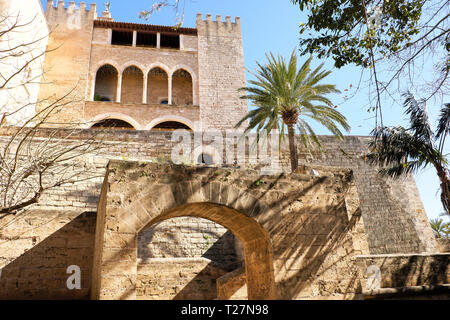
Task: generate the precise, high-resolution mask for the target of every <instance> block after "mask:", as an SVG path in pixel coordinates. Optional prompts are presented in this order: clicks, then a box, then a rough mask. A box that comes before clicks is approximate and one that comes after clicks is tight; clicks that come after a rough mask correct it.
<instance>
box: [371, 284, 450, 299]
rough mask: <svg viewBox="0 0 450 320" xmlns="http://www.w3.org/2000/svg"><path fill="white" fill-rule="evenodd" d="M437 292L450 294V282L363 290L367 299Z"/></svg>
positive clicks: (433, 293)
mask: <svg viewBox="0 0 450 320" xmlns="http://www.w3.org/2000/svg"><path fill="white" fill-rule="evenodd" d="M435 294H450V284H440V285H424V286H411V287H400V288H381V289H377V290H368V291H363V296H364V298H365V299H377V298H392V297H402V298H405V295H407V296H409V295H411V296H415V295H435Z"/></svg>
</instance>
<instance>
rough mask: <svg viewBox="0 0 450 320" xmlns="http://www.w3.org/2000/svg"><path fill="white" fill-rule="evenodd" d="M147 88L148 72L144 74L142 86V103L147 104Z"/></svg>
mask: <svg viewBox="0 0 450 320" xmlns="http://www.w3.org/2000/svg"><path fill="white" fill-rule="evenodd" d="M147 88H148V73H147V74H144V88H143V93H144V94H143V96H142V103H143V104H147Z"/></svg>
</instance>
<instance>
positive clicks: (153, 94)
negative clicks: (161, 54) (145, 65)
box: [147, 63, 170, 104]
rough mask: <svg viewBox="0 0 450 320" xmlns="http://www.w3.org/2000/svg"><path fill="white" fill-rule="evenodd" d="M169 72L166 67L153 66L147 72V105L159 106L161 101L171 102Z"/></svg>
mask: <svg viewBox="0 0 450 320" xmlns="http://www.w3.org/2000/svg"><path fill="white" fill-rule="evenodd" d="M169 82H170V81H169V72H168V68H167V67H165V66H164V65H160V64H159V63H158V64H152V67H151V68H150V69H149V70H148V71H147V103H150V104H159V103H160V101H161V100H167V102H169V101H170V92H169Z"/></svg>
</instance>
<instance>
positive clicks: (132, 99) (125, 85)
mask: <svg viewBox="0 0 450 320" xmlns="http://www.w3.org/2000/svg"><path fill="white" fill-rule="evenodd" d="M143 87H144V72H143V71H142V69H141V68H140V67H138V66H136V65H134V64H131V65H129V66H128V67H126V68H124V69H123V72H122V94H121V102H122V103H135V104H136V103H139V104H140V103H142V100H143V94H144V92H143V91H144V90H143Z"/></svg>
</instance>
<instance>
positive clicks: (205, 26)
mask: <svg viewBox="0 0 450 320" xmlns="http://www.w3.org/2000/svg"><path fill="white" fill-rule="evenodd" d="M197 30H198V32H199V34H207V35H220V34H221V33H222V32H223V33H224V35H229V34H230V33H232V34H234V35H235V36H238V37H242V34H241V18H240V17H236V18H235V21H234V22H232V21H231V17H230V16H226V17H225V21H223V20H222V16H221V15H216V20H215V21H213V19H212V15H211V14H207V15H206V20H203V16H202V14H201V13H197Z"/></svg>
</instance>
